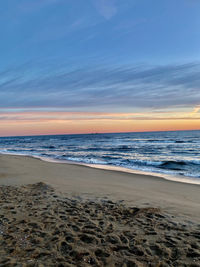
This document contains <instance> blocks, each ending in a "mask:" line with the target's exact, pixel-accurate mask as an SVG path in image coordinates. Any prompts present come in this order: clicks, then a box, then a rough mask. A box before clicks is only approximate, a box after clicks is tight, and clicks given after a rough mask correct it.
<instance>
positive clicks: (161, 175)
mask: <svg viewBox="0 0 200 267" xmlns="http://www.w3.org/2000/svg"><path fill="white" fill-rule="evenodd" d="M0 155H8V156H20V157H30V158H34V159H39V160H41V161H44V162H49V163H58V164H69V165H79V166H86V167H89V168H94V169H101V170H108V171H109V170H111V171H117V172H122V173H132V174H139V175H147V176H154V177H159V178H161V179H165V180H168V181H172V182H178V183H185V184H194V185H200V178H196V177H190V176H184V175H182V176H181V175H179V176H178V175H172V174H167V173H161V172H153V171H152V172H150V171H143V170H139V169H131V168H126V167H120V166H115V165H106V164H105V165H104V164H95V163H94V164H92V163H84V162H76V161H72V160H61V159H53V158H50V157H42V156H35V155H24V154H20V153H19V154H14V153H2V152H1V153H0Z"/></svg>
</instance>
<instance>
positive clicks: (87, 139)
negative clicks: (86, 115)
mask: <svg viewBox="0 0 200 267" xmlns="http://www.w3.org/2000/svg"><path fill="white" fill-rule="evenodd" d="M0 153H2V154H17V155H28V156H34V157H39V158H42V159H45V160H49V161H52V160H54V161H60V162H66V163H67V162H69V161H71V162H76V163H81V164H89V165H95V166H98V165H101V166H102V165H103V166H106V167H107V168H108V166H117V167H123V168H126V169H129V170H130V169H132V170H138V171H143V172H151V173H157V174H167V175H172V176H179V178H180V177H183V179H184V178H185V177H191V178H195V179H199V181H200V131H173V132H143V133H109V134H104V133H102V134H76V135H75V134H74V135H47V136H23V137H1V138H0Z"/></svg>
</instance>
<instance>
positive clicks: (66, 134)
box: [0, 129, 200, 138]
mask: <svg viewBox="0 0 200 267" xmlns="http://www.w3.org/2000/svg"><path fill="white" fill-rule="evenodd" d="M190 131H200V129H192V130H191V129H190V130H168V131H166V130H161V131H135V132H134V131H130V132H94V133H92V132H90V133H65V134H33V135H3V136H0V138H4V137H5V138H6V137H34V136H35V137H37V136H62V135H95V134H121V133H159V132H190Z"/></svg>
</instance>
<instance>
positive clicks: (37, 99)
mask: <svg viewBox="0 0 200 267" xmlns="http://www.w3.org/2000/svg"><path fill="white" fill-rule="evenodd" d="M199 89H200V63H188V64H179V65H167V66H144V65H143V66H119V67H103V66H98V67H93V68H92V67H89V68H86V67H85V68H79V69H78V68H76V69H71V70H66V69H63V68H62V69H59V68H58V69H57V71H56V72H55V70H54V71H50V70H48V71H46V72H44V71H43V70H42V69H39V71H38V72H34V71H33V70H31V69H29V68H28V67H27V65H26V66H25V67H24V66H23V67H22V68H21V69H20V68H18V69H17V70H16V69H13V70H12V69H10V70H7V71H4V72H2V73H0V108H9V107H12V108H29V107H32V108H58V107H59V108H68V109H75V110H82V109H88V110H92V111H99V110H101V109H105V110H107V109H109V108H112V109H114V110H118V109H119V107H120V108H123V109H124V110H126V109H127V108H142V109H144V108H152V109H159V108H173V107H194V106H198V105H199V103H200V90H199Z"/></svg>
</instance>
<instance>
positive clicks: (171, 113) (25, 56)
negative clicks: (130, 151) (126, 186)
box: [0, 0, 200, 136]
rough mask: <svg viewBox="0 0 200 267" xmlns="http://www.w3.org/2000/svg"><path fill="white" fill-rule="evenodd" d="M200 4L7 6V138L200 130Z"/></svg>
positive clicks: (2, 45)
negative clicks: (41, 135) (9, 136)
mask: <svg viewBox="0 0 200 267" xmlns="http://www.w3.org/2000/svg"><path fill="white" fill-rule="evenodd" d="M199 14H200V1H199V0H126V1H125V0H6V1H1V3H0V36H1V41H0V51H1V52H0V136H7V135H35V134H36V135H38V134H65V133H66V134H68V133H96V132H130V131H163V130H187V129H200V16H199Z"/></svg>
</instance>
